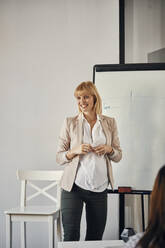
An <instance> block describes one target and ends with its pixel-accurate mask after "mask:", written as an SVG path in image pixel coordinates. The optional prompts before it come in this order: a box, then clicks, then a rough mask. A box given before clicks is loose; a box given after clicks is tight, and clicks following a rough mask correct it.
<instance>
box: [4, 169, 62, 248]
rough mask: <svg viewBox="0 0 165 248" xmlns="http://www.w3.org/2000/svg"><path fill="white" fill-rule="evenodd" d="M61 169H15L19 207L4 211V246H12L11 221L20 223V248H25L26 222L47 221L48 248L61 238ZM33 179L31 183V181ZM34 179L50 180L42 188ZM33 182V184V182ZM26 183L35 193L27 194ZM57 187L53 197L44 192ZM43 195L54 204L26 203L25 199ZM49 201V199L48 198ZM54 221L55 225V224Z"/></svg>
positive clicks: (54, 245)
mask: <svg viewBox="0 0 165 248" xmlns="http://www.w3.org/2000/svg"><path fill="white" fill-rule="evenodd" d="M62 174H63V171H58V170H56V171H55V170H53V171H48V170H17V177H18V179H19V180H20V181H21V204H20V207H17V208H13V209H10V210H7V211H5V215H6V248H11V247H12V222H20V224H21V248H26V222H47V223H48V228H49V246H48V247H49V248H54V247H56V245H57V241H56V240H57V238H56V239H55V237H54V236H55V235H54V234H55V233H56V235H57V236H58V240H61V238H60V237H61V233H60V230H61V229H60V228H61V221H60V195H61V189H60V186H59V181H60V179H61V177H62ZM32 181H33V183H32ZM34 181H50V182H48V183H49V185H47V186H46V187H44V188H40V187H38V186H37V185H36V182H34ZM34 183H35V184H34ZM27 185H29V186H30V187H32V188H33V189H35V190H36V192H35V193H32V194H30V195H29V196H26V195H27ZM55 186H56V187H57V194H56V197H54V196H53V195H52V194H50V193H48V192H46V191H47V190H50V189H51V188H52V187H55ZM39 195H44V196H45V197H47V198H49V199H51V200H52V201H53V202H54V205H51V206H47V205H44V206H43V205H42V206H34V205H31V206H30V205H28V206H27V201H29V200H31V199H33V198H35V197H37V196H39ZM49 201H50V200H49ZM55 223H56V225H55Z"/></svg>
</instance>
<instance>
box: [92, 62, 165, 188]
mask: <svg viewBox="0 0 165 248" xmlns="http://www.w3.org/2000/svg"><path fill="white" fill-rule="evenodd" d="M94 83H95V84H96V87H97V89H98V91H99V93H100V96H101V98H102V105H103V114H104V115H107V116H110V117H114V118H115V119H116V121H117V126H118V132H119V139H120V144H121V148H122V150H123V158H122V160H121V161H120V162H119V163H113V162H112V166H113V174H114V180H115V188H118V186H131V187H132V188H133V189H135V190H151V189H152V187H153V182H154V179H155V176H156V174H157V172H158V170H159V168H160V167H161V166H162V165H163V164H165V64H164V63H162V64H127V65H95V66H94Z"/></svg>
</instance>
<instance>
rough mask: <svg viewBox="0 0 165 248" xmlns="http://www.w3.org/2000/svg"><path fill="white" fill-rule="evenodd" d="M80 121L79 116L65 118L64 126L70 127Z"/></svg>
mask: <svg viewBox="0 0 165 248" xmlns="http://www.w3.org/2000/svg"><path fill="white" fill-rule="evenodd" d="M78 119H79V115H75V116H71V117H65V119H64V124H65V125H70V124H71V123H74V122H76V121H77V120H78Z"/></svg>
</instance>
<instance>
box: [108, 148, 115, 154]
mask: <svg viewBox="0 0 165 248" xmlns="http://www.w3.org/2000/svg"><path fill="white" fill-rule="evenodd" d="M111 148H112V147H111ZM113 154H114V150H113V148H112V149H111V151H110V152H109V155H110V156H112V155H113Z"/></svg>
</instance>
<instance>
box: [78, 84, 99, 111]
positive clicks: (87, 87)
mask: <svg viewBox="0 0 165 248" xmlns="http://www.w3.org/2000/svg"><path fill="white" fill-rule="evenodd" d="M84 91H85V92H87V93H88V94H90V95H92V96H93V97H94V110H95V112H96V114H102V101H101V97H100V95H99V93H98V91H97V88H96V86H95V85H94V84H93V83H92V82H91V81H87V82H82V83H80V84H79V85H78V86H77V87H76V89H75V91H74V96H75V97H77V96H78V95H79V94H80V93H82V92H84ZM79 112H81V110H80V108H79Z"/></svg>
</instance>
